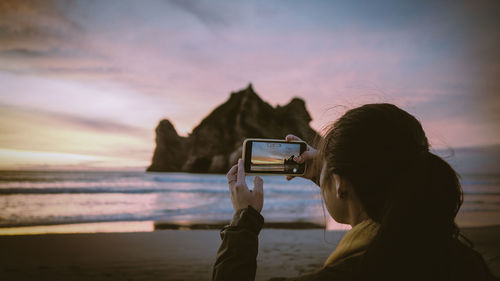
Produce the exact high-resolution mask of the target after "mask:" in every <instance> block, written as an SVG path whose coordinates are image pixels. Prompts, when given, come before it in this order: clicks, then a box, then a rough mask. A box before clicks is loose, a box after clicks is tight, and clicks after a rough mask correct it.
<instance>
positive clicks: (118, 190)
mask: <svg viewBox="0 0 500 281" xmlns="http://www.w3.org/2000/svg"><path fill="white" fill-rule="evenodd" d="M175 192H176V193H205V194H226V193H229V190H227V189H162V188H141V189H124V188H113V189H110V188H59V187H52V188H0V194H2V195H15V194H149V193H175ZM264 192H265V193H266V194H269V193H271V194H317V193H318V192H317V191H311V190H280V189H272V188H270V189H266V190H265V191H264Z"/></svg>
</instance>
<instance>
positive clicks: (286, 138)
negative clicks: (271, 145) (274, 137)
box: [285, 134, 302, 141]
mask: <svg viewBox="0 0 500 281" xmlns="http://www.w3.org/2000/svg"><path fill="white" fill-rule="evenodd" d="M285 141H302V140H301V139H300V138H299V137H297V136H295V135H292V134H289V135H287V136H286V137H285Z"/></svg>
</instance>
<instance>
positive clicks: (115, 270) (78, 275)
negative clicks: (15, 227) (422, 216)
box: [0, 226, 500, 280]
mask: <svg viewBox="0 0 500 281" xmlns="http://www.w3.org/2000/svg"><path fill="white" fill-rule="evenodd" d="M463 232H464V233H465V235H466V236H467V237H468V238H470V239H471V240H472V241H473V242H474V243H475V244H476V249H477V250H478V251H479V252H480V253H481V254H483V257H484V258H485V260H486V261H487V262H488V264H489V265H490V268H491V269H492V271H493V273H494V274H495V275H497V276H498V275H500V239H499V238H498V237H500V226H492V227H481V228H467V229H463ZM344 233H345V231H323V230H320V229H307V230H288V229H264V230H262V232H261V235H260V245H259V247H260V249H259V256H258V269H257V278H256V280H268V279H269V278H271V277H278V276H284V277H292V276H297V275H299V274H302V273H306V272H309V271H312V270H314V269H316V268H318V267H320V266H321V265H322V263H323V262H324V261H325V259H326V258H327V256H328V255H329V254H330V253H331V251H333V250H334V249H335V247H336V245H337V243H338V241H339V240H340V238H341V237H342V236H343V235H344ZM219 244H220V237H219V231H218V230H157V231H154V232H143V233H97V234H45V235H26V236H0V249H1V251H0V276H1V280H210V278H211V271H212V265H213V262H214V260H215V254H216V252H217V248H218V247H219Z"/></svg>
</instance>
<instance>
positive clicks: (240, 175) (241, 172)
mask: <svg viewBox="0 0 500 281" xmlns="http://www.w3.org/2000/svg"><path fill="white" fill-rule="evenodd" d="M236 185H240V186H246V182H245V167H244V166H243V160H241V158H240V159H238V172H237V178H236Z"/></svg>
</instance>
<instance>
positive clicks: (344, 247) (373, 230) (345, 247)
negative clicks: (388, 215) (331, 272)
mask: <svg viewBox="0 0 500 281" xmlns="http://www.w3.org/2000/svg"><path fill="white" fill-rule="evenodd" d="M378 229H379V224H378V223H376V222H374V221H373V220H371V219H367V220H364V221H362V222H361V223H359V224H357V225H356V226H355V227H353V228H352V229H351V230H349V231H348V232H347V233H346V234H345V235H344V237H343V238H342V239H341V240H340V242H339V244H338V245H337V248H336V249H335V251H333V252H332V253H331V254H330V256H329V257H328V259H327V260H326V262H325V266H332V265H335V264H337V263H338V262H340V261H342V260H343V259H345V258H347V257H352V256H355V255H361V254H363V253H364V252H365V251H366V248H367V247H368V245H370V243H371V241H372V240H373V238H374V237H375V235H376V234H377V231H378Z"/></svg>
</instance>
